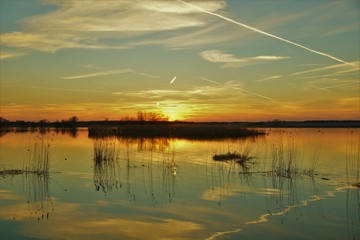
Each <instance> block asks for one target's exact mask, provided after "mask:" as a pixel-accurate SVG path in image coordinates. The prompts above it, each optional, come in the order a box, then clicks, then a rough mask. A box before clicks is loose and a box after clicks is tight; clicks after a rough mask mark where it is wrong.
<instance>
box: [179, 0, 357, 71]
mask: <svg viewBox="0 0 360 240" xmlns="http://www.w3.org/2000/svg"><path fill="white" fill-rule="evenodd" d="M177 1H178V2H181V3H183V4H186V5H188V6H191V7H193V8H196V9H197V10H199V11H201V12H204V13H207V14H210V15H213V16H216V17H218V18H221V19H224V20H225V21H228V22H232V23H235V24H236V25H239V26H241V27H244V28H247V29H250V30H251V31H254V32H257V33H260V34H263V35H265V36H268V37H272V38H275V39H278V40H280V41H283V42H286V43H289V44H291V45H294V46H297V47H300V48H303V49H305V50H307V51H309V52H312V53H315V54H318V55H321V56H324V57H327V58H330V59H333V60H335V61H338V62H341V63H344V64H348V65H351V66H354V65H353V64H351V63H349V62H346V61H344V60H341V59H340V58H337V57H334V56H332V55H330V54H328V53H323V52H319V51H316V50H314V49H311V48H308V47H306V46H304V45H301V44H299V43H295V42H292V41H290V40H287V39H284V38H282V37H279V36H276V35H274V34H271V33H267V32H264V31H262V30H260V29H257V28H254V27H251V26H249V25H246V24H244V23H241V22H237V21H235V20H232V19H230V18H228V17H225V16H222V15H220V14H217V13H213V12H209V11H207V10H205V9H203V8H201V7H198V6H196V5H193V4H191V3H188V2H184V1H182V0H177Z"/></svg>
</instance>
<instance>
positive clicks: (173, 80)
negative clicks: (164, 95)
mask: <svg viewBox="0 0 360 240" xmlns="http://www.w3.org/2000/svg"><path fill="white" fill-rule="evenodd" d="M175 80H176V76H175V77H174V78H173V79H172V80H171V81H170V83H169V84H172V83H173V82H175Z"/></svg>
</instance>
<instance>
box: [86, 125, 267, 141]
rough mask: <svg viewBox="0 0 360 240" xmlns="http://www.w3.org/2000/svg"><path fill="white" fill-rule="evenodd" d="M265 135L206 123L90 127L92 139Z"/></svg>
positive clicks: (259, 131)
mask: <svg viewBox="0 0 360 240" xmlns="http://www.w3.org/2000/svg"><path fill="white" fill-rule="evenodd" d="M261 135H265V131H263V130H257V129H248V128H244V127H241V126H238V125H231V124H216V123H212V124H205V123H157V122H144V123H141V122H138V123H136V122H134V123H131V124H130V123H128V124H122V125H118V126H117V127H112V128H104V127H101V126H98V127H89V137H90V138H104V137H110V136H113V137H124V138H182V139H194V140H196V139H198V140H201V139H209V140H210V139H226V138H234V139H235V138H244V137H255V136H261Z"/></svg>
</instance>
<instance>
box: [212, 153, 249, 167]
mask: <svg viewBox="0 0 360 240" xmlns="http://www.w3.org/2000/svg"><path fill="white" fill-rule="evenodd" d="M253 158H254V157H251V156H249V155H245V154H241V153H238V152H228V153H225V154H215V155H214V156H213V159H214V160H215V161H235V162H237V163H239V164H243V163H245V162H247V161H249V160H251V159H253Z"/></svg>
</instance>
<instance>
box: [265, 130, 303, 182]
mask: <svg viewBox="0 0 360 240" xmlns="http://www.w3.org/2000/svg"><path fill="white" fill-rule="evenodd" d="M284 145H285V144H284V141H283V139H282V138H281V139H280V140H279V141H278V142H277V143H276V142H274V143H273V144H272V145H271V170H270V171H269V173H270V174H271V175H275V176H281V177H287V178H292V177H294V176H295V175H297V174H299V173H300V169H299V166H298V161H297V144H296V141H295V138H294V136H292V135H290V136H289V138H288V141H287V146H284Z"/></svg>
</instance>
